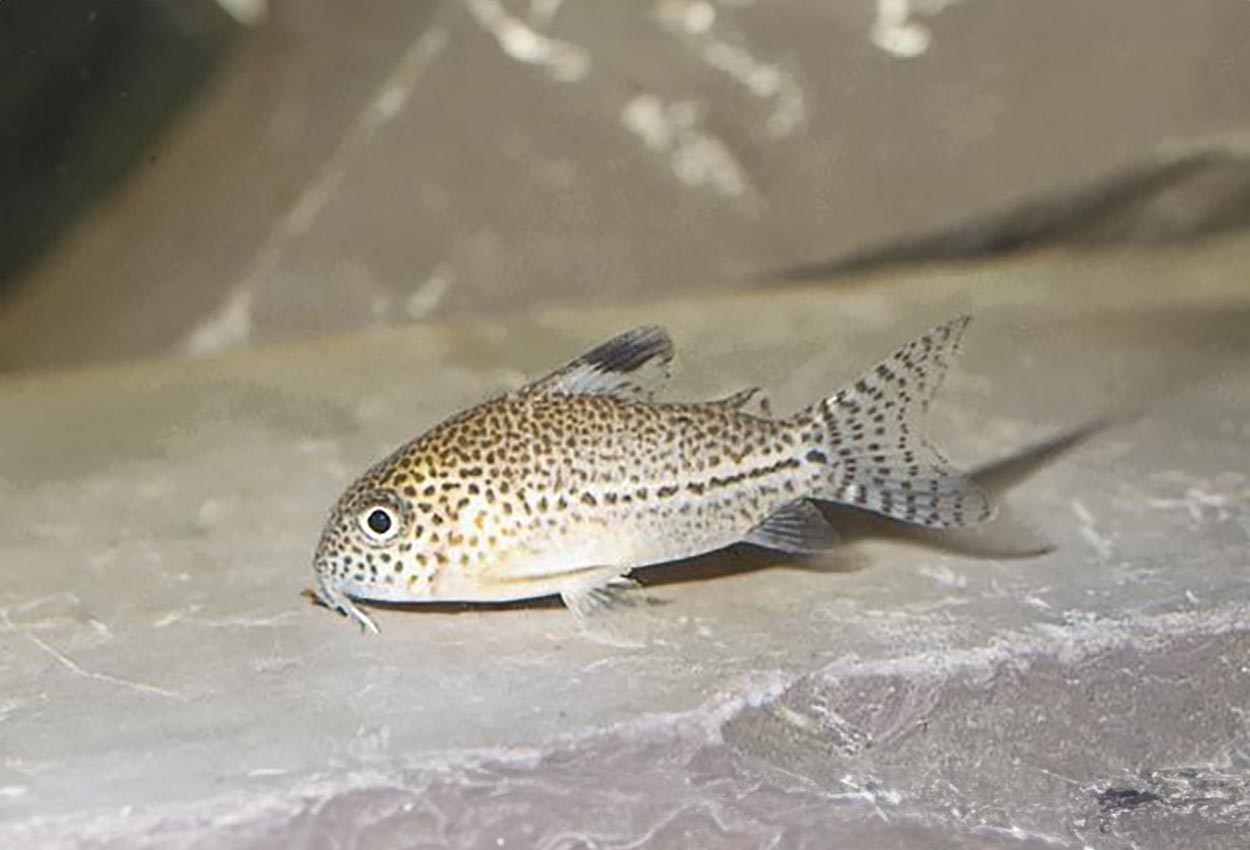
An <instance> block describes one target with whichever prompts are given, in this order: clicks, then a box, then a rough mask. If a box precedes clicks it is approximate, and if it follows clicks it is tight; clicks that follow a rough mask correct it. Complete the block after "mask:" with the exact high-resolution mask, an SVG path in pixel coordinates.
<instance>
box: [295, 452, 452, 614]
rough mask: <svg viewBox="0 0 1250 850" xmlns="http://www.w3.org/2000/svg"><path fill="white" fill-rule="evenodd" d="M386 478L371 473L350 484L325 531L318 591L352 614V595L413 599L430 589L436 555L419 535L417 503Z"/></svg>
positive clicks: (317, 560)
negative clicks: (386, 481) (432, 567)
mask: <svg viewBox="0 0 1250 850" xmlns="http://www.w3.org/2000/svg"><path fill="white" fill-rule="evenodd" d="M381 481H385V479H381ZM381 481H379V479H378V478H377V477H372V476H367V477H366V478H364V479H362V480H361V481H360V482H357V483H356V484H355V485H353V486H352V487H351V488H350V489H348V491H347V492H346V493H344V494H343V496H342V497H341V498H340V499H339V500H338V502H337V503H336V504H335V506H334V508H333V510H332V511H331V512H330V518H329V519H328V520H327V521H326V525H325V529H324V531H322V534H321V540H320V542H319V543H318V544H317V551H316V554H315V555H314V556H313V571H314V573H315V575H316V593H317V596H318V598H319V599H320V600H321V601H322V602H323V603H325V604H326V606H327V607H329V608H330V609H331V610H336V611H340V612H342V613H345V614H348V615H352V612H353V610H354V609H353V607H352V605H351V598H352V597H354V598H357V599H374V600H413V599H419V598H421V597H422V596H424V595H426V594H427V593H428V589H429V583H430V578H431V576H432V570H430V569H428V568H427V564H430V563H432V562H433V559H432V557H429V556H428V554H427V553H426V552H424V547H423V546H422V545H421V544H422V541H420V540H418V539H416V538H417V536H418V535H419V531H418V525H417V523H416V521H415V519H414V518H415V515H416V513H417V511H416V506H415V505H414V504H412V502H411V501H410V500H408V499H407V498H405V497H404V496H403V494H402V493H400V492H399V491H397V490H396V489H395V488H393V487H388V486H386V485H385V484H383V483H381Z"/></svg>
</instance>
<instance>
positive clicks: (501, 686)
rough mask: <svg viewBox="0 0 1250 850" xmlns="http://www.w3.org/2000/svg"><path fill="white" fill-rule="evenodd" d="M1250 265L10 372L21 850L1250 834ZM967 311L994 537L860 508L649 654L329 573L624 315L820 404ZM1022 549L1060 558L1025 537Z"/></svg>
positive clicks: (963, 276)
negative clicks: (329, 559) (493, 396)
mask: <svg viewBox="0 0 1250 850" xmlns="http://www.w3.org/2000/svg"><path fill="white" fill-rule="evenodd" d="M1247 259H1250V244H1248V243H1246V242H1245V241H1244V240H1241V241H1237V240H1233V241H1227V240H1226V241H1223V242H1212V243H1209V244H1207V245H1205V246H1204V247H1202V248H1200V249H1199V248H1195V249H1187V250H1171V251H1158V252H1144V253H1131V252H1129V253H1104V254H1100V255H1097V256H1085V257H1083V258H1081V259H1080V260H1077V259H1075V258H1072V257H1066V256H1063V255H1054V256H1051V257H1046V258H1037V259H1033V260H1029V261H1024V262H1017V263H996V264H991V265H986V266H975V265H970V266H967V267H964V268H960V269H953V268H948V269H942V270H933V271H929V272H924V273H921V272H917V273H914V274H909V275H906V276H900V277H898V278H877V279H864V280H862V281H860V282H859V283H858V284H857V285H854V286H847V285H837V286H820V285H812V286H807V287H787V288H779V289H777V290H776V291H773V292H768V293H755V294H744V295H738V296H733V297H688V298H685V299H677V300H671V301H666V302H657V303H654V304H646V305H638V306H635V307H631V308H627V309H626V308H621V309H615V310H598V311H588V310H562V311H550V310H549V311H540V312H535V313H532V314H527V315H525V316H518V317H514V318H500V319H491V320H474V321H472V322H468V321H465V322H458V323H457V322H446V323H441V324H430V325H424V326H419V327H414V328H409V329H398V330H378V331H373V332H369V333H365V334H358V335H354V336H347V337H340V338H333V339H325V340H320V341H316V342H310V343H304V344H300V345H292V346H287V347H282V348H274V349H268V350H260V351H255V352H248V353H240V354H237V355H232V356H229V357H225V358H221V359H217V360H211V361H202V362H151V363H137V364H134V365H128V366H116V367H109V368H97V369H93V370H87V371H78V372H69V373H62V374H56V375H46V376H33V375H32V376H27V377H21V378H10V379H8V380H6V381H5V382H4V383H3V384H0V486H2V488H3V490H2V492H0V498H2V499H3V506H4V510H3V518H2V520H0V558H2V562H3V572H4V576H5V582H4V585H3V588H0V844H3V845H4V846H48V847H62V846H63V847H74V846H99V847H172V846H179V847H185V846H193V847H201V848H209V847H260V846H283V847H331V846H361V847H366V846H367V847H392V846H416V845H421V846H467V847H493V846H515V845H517V844H520V845H523V846H551V847H578V846H630V845H631V842H633V843H634V846H649V847H688V846H708V847H720V846H725V847H738V846H741V847H762V846H770V844H769V842H773V845H772V846H786V847H804V846H810V847H826V846H829V842H830V841H831V840H834V843H835V844H838V843H840V846H846V847H883V846H885V847H888V846H894V847H900V848H911V847H917V848H919V847H953V848H954V847H958V848H965V847H968V848H971V847H978V848H979V847H999V846H1002V847H1056V846H1058V847H1083V846H1091V847H1097V848H1120V847H1124V848H1128V847H1133V846H1151V847H1176V848H1181V847H1191V846H1204V847H1216V848H1221V847H1227V848H1230V850H1231V848H1235V847H1238V846H1239V845H1238V844H1237V840H1238V839H1237V838H1236V836H1237V835H1240V834H1243V833H1244V831H1245V829H1246V828H1247V826H1248V822H1247V803H1246V796H1245V789H1246V785H1247V776H1248V773H1250V764H1248V763H1247V762H1248V754H1247V750H1246V746H1245V741H1246V740H1247V737H1246V733H1247V731H1248V730H1247V728H1246V715H1245V713H1244V706H1246V705H1247V704H1248V702H1247V701H1248V700H1250V680H1248V679H1247V672H1248V671H1247V669H1246V662H1245V649H1246V633H1247V630H1248V629H1250V572H1248V571H1247V566H1248V560H1247V558H1248V556H1247V551H1248V548H1247V542H1248V541H1250V462H1248V461H1250V450H1247V440H1248V438H1250V430H1248V428H1250V426H1248V425H1247V422H1250V415H1248V414H1250V369H1248V368H1247V365H1246V364H1247V362H1248V361H1247V357H1246V356H1247V354H1248V353H1250V334H1247V333H1246V331H1247V329H1248V328H1250V290H1248V288H1247V286H1246V285H1245V283H1244V281H1243V270H1244V268H1245V267H1246V261H1247ZM962 311H971V312H973V313H974V314H975V315H976V321H975V323H974V325H973V327H972V329H971V330H970V333H969V337H968V340H967V346H966V352H965V355H964V357H963V358H962V359H961V361H960V363H959V365H958V368H957V369H956V370H955V371H954V372H953V373H952V374H951V375H950V377H949V379H948V381H947V383H946V384H945V386H944V387H943V391H942V393H941V395H940V397H939V401H938V403H937V405H936V407H935V409H934V411H933V416H932V420H933V421H932V431H933V434H934V436H935V437H936V438H937V442H938V443H939V444H940V445H942V446H944V447H946V448H947V450H948V453H949V454H950V455H951V457H952V458H953V459H954V460H955V461H956V462H958V463H959V464H960V465H963V466H965V467H969V468H979V469H982V470H983V474H984V476H985V480H986V481H987V483H989V484H990V485H991V486H993V487H995V488H996V489H998V490H999V491H1000V493H1001V494H1002V495H1003V496H1004V498H1005V499H1006V504H1007V505H1008V506H1009V510H1008V512H1007V515H1006V518H1005V519H1004V520H1003V522H1002V523H1000V524H999V525H998V526H997V527H996V528H991V529H990V530H988V531H986V532H984V533H979V534H970V535H963V534H961V535H945V536H944V535H915V534H909V533H904V532H903V531H902V530H901V529H898V528H897V527H895V526H892V525H890V524H887V523H881V522H876V523H874V522H869V521H866V520H865V519H864V518H862V517H859V516H856V515H853V514H851V513H849V512H836V513H835V514H834V515H833V516H834V519H835V521H836V523H837V525H838V527H839V528H840V530H841V531H842V532H843V533H844V535H845V537H846V538H847V540H846V544H845V545H844V546H843V547H842V548H840V549H838V550H836V551H835V552H833V553H831V554H830V555H829V556H828V558H826V559H824V560H820V561H817V562H813V563H804V564H800V563H794V562H789V563H785V562H780V561H778V559H777V558H775V557H773V556H771V555H765V554H761V553H759V552H755V551H750V550H746V549H742V550H737V549H735V550H730V551H727V552H724V553H718V554H716V555H712V556H709V557H706V558H702V559H698V560H696V561H694V562H687V563H684V564H680V565H675V566H673V567H663V568H657V569H654V570H651V571H649V572H648V573H647V574H646V575H645V576H644V580H645V581H646V582H647V583H648V584H649V585H650V593H651V594H652V595H653V596H654V597H656V599H657V601H658V603H659V604H657V605H654V606H652V607H649V608H647V609H645V610H642V611H639V612H636V613H629V614H627V615H625V619H623V620H619V621H616V623H615V625H614V626H613V628H612V630H611V631H610V633H609V637H610V638H611V640H604V639H603V637H604V636H603V635H594V634H587V633H586V632H585V631H584V630H582V629H581V628H580V627H579V626H578V624H577V623H576V622H575V621H574V620H573V618H571V617H570V616H569V615H568V614H567V612H565V611H564V610H562V609H561V608H559V607H558V606H546V605H538V606H528V607H518V608H511V609H505V610H485V611H484V610H457V611H447V610H441V611H423V610H383V611H379V612H378V613H377V619H378V622H379V624H380V625H381V627H382V634H381V635H380V636H379V637H376V638H367V637H364V636H362V635H361V634H360V633H359V632H358V631H357V630H356V629H354V628H352V627H351V626H350V625H349V624H348V623H347V622H346V621H344V620H342V619H341V618H339V617H336V616H333V615H331V614H330V613H328V612H327V611H325V610H324V609H320V608H318V607H316V606H313V605H312V604H310V603H309V602H308V601H307V600H306V599H304V598H302V597H301V595H300V591H301V590H302V589H304V588H307V587H308V586H309V583H310V578H311V570H310V565H309V560H310V555H311V550H312V547H313V546H314V544H315V541H316V537H317V534H318V532H319V530H320V524H321V522H322V520H323V517H324V515H325V512H326V511H327V510H328V508H329V505H330V504H331V502H332V501H333V500H334V498H335V497H336V496H337V494H338V492H339V490H340V489H341V488H342V487H343V486H344V485H345V484H346V483H347V482H348V481H349V480H350V479H351V478H352V477H354V475H355V474H356V473H358V472H359V471H361V470H362V469H363V468H364V466H365V465H366V464H367V463H368V462H370V461H371V460H373V459H374V458H376V457H378V456H379V455H381V454H382V453H384V452H385V451H387V450H389V449H390V448H391V447H393V446H394V445H395V444H396V443H398V442H399V441H401V440H403V439H406V438H407V437H409V436H411V435H413V434H415V433H416V432H418V431H420V430H422V429H423V428H425V427H428V426H429V425H432V424H433V423H435V422H437V421H438V420H440V419H441V418H443V417H444V416H446V415H448V414H450V413H452V412H454V411H456V410H458V409H460V408H462V407H463V406H465V405H468V404H470V403H472V402H474V401H476V400H479V399H480V398H482V397H483V396H486V395H488V394H490V393H493V392H497V391H500V390H503V389H506V388H509V387H513V386H516V385H517V384H518V383H519V382H521V381H522V380H523V379H524V376H525V375H533V374H535V373H538V372H541V371H543V370H545V369H547V368H550V367H551V366H553V365H555V364H557V363H559V362H562V361H563V360H565V359H567V358H568V357H570V356H572V355H573V354H574V353H576V352H578V351H579V350H581V349H583V348H584V347H586V346H588V345H589V344H591V343H592V342H594V341H597V340H599V339H601V338H603V337H605V336H607V335H608V334H609V333H611V332H613V331H616V330H619V329H620V328H622V327H625V326H628V325H632V324H635V323H641V322H647V321H660V322H663V323H665V324H667V325H668V326H669V327H670V329H671V330H672V332H673V335H674V337H675V339H676V340H677V342H678V347H679V358H680V359H679V371H678V375H677V376H676V378H675V380H674V383H673V388H672V395H673V396H674V397H701V396H711V395H713V394H717V393H724V392H727V391H729V390H732V389H736V388H738V387H740V386H743V385H747V384H755V383H759V384H763V385H765V386H768V387H770V388H771V389H774V390H775V392H774V397H775V403H776V406H777V407H778V408H779V409H781V410H784V409H786V408H788V407H793V406H795V405H798V404H800V403H802V402H804V401H807V400H810V399H811V398H814V397H817V396H819V395H823V394H826V393H827V392H829V391H830V390H831V389H833V388H834V387H836V386H837V384H838V382H839V381H842V380H846V379H848V378H851V377H853V376H854V375H855V374H856V373H857V372H858V371H859V370H860V369H862V368H864V367H866V366H868V365H870V364H871V363H872V362H873V361H874V360H876V359H877V358H878V357H880V356H882V355H884V354H886V353H888V352H889V351H890V350H891V349H892V348H893V347H894V346H895V345H896V344H898V343H900V342H902V341H905V340H906V339H908V338H910V337H911V336H912V335H914V334H915V333H917V332H918V331H919V330H921V329H922V328H924V327H925V326H927V325H929V324H931V323H935V322H937V321H940V320H942V319H945V318H948V317H950V316H951V315H952V314H955V313H958V312H962ZM1113 414H1116V415H1119V416H1120V418H1119V419H1118V420H1116V419H1112V420H1110V421H1107V417H1108V416H1109V415H1113ZM1099 421H1102V425H1101V426H1100V427H1097V428H1094V429H1092V430H1091V429H1089V428H1088V426H1089V424H1090V423H1091V422H1099ZM1083 429H1085V430H1086V431H1088V433H1084V438H1083V439H1082V440H1073V441H1072V442H1071V444H1070V445H1063V444H1062V440H1061V445H1060V446H1059V447H1058V448H1054V449H1052V450H1043V449H1044V448H1045V446H1046V445H1047V444H1048V441H1053V440H1054V439H1055V438H1056V437H1058V438H1063V437H1064V436H1065V435H1071V434H1079V433H1081V432H1082V430H1083ZM1039 447H1042V448H1041V449H1039ZM1007 491H1009V492H1007ZM1022 538H1023V539H1024V543H1025V544H1026V546H1025V548H1036V544H1037V543H1038V541H1044V542H1045V543H1047V544H1048V545H1049V546H1050V547H1051V548H1050V551H1049V552H1047V553H1046V554H1043V555H1040V556H1037V557H1032V558H1019V557H1007V556H1008V555H1010V554H1012V553H1013V552H1015V551H1018V549H1019V547H1018V544H1019V543H1020V542H1021V540H1022ZM835 839H836V840H835ZM500 840H502V841H503V842H504V843H503V844H500V843H499V841H500ZM422 842H424V844H423V845H422V844H421V843H422ZM544 842H546V844H544Z"/></svg>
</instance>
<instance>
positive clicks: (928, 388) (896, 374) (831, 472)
mask: <svg viewBox="0 0 1250 850" xmlns="http://www.w3.org/2000/svg"><path fill="white" fill-rule="evenodd" d="M969 321H970V318H969V317H968V316H962V317H960V318H958V319H954V320H953V321H950V322H947V323H946V324H943V325H938V326H937V327H935V328H933V329H932V330H930V331H929V332H928V333H926V334H925V335H924V336H922V337H920V338H919V339H916V340H914V341H912V342H909V343H908V344H907V345H905V346H903V347H902V348H900V349H899V350H898V351H897V352H895V353H894V355H893V356H891V357H890V358H888V359H886V360H884V361H882V362H881V363H879V364H878V365H877V366H876V367H875V368H874V369H872V370H871V371H869V372H868V373H866V374H865V375H864V376H863V377H861V378H860V379H859V380H858V381H856V382H855V383H854V384H853V385H852V386H850V387H847V388H846V389H843V390H841V391H840V392H838V393H837V394H836V395H833V396H831V397H829V398H826V399H823V400H821V401H818V402H817V403H816V404H814V405H812V406H811V407H809V408H807V409H806V410H804V411H802V412H800V413H799V414H798V415H797V417H796V420H797V422H796V424H797V425H798V427H799V428H800V429H802V431H803V434H804V443H805V448H804V452H805V462H806V463H805V465H806V466H807V468H808V469H809V470H810V472H811V473H812V475H813V476H814V482H815V483H814V485H813V490H812V492H811V497H812V498H815V499H823V500H827V501H832V502H841V503H844V504H848V505H853V506H855V507H859V508H863V509H865V510H869V511H873V512H875V513H879V514H884V515H886V516H889V517H893V518H894V519H899V520H903V521H905V522H910V523H914V524H916V525H922V526H928V527H930V528H952V527H958V526H965V525H974V524H976V523H979V522H983V521H985V520H987V519H989V518H990V517H991V516H992V515H993V508H992V507H991V505H990V501H989V498H988V496H987V495H986V493H985V491H984V490H982V489H981V488H980V487H979V486H978V485H977V484H976V482H974V481H972V480H971V479H969V478H966V477H964V476H962V475H960V474H958V473H957V472H955V471H954V470H953V469H952V468H951V467H950V466H949V465H948V464H947V462H946V460H945V459H944V458H942V456H941V455H940V454H938V452H937V451H936V450H935V449H934V448H933V447H932V446H930V445H929V444H928V443H927V442H926V441H925V440H924V439H923V438H922V437H921V436H919V435H918V434H917V433H916V431H915V423H916V422H917V420H918V419H920V418H921V416H922V415H923V414H924V412H925V410H926V409H927V408H928V406H929V402H930V400H932V398H933V395H934V393H935V392H936V391H937V388H938V386H939V385H940V384H941V382H942V378H943V376H944V375H945V373H946V369H947V367H948V366H949V365H950V362H951V360H952V359H953V358H954V356H955V354H956V353H957V352H958V349H959V341H960V338H961V337H962V336H963V332H964V329H965V328H966V327H967V325H968V322H969Z"/></svg>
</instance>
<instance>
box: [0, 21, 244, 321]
mask: <svg viewBox="0 0 1250 850" xmlns="http://www.w3.org/2000/svg"><path fill="white" fill-rule="evenodd" d="M239 29H240V27H239V26H238V25H237V24H236V23H235V22H234V21H232V20H231V19H230V18H229V16H227V15H226V14H225V13H224V12H223V11H222V10H221V8H220V7H219V6H218V5H217V4H216V3H213V2H209V0H184V2H176V3H167V2H159V1H158V0H56V2H42V1H41V0H33V2H32V0H10V2H7V3H0V115H3V116H4V121H5V132H4V133H2V134H0V186H4V187H5V188H4V191H3V192H0V222H3V225H4V226H3V227H0V297H2V296H6V295H10V294H11V293H10V292H9V290H10V288H11V287H12V286H13V285H14V282H15V281H17V280H19V279H20V277H21V275H20V274H19V272H21V271H22V270H24V269H25V268H26V266H28V265H29V264H30V263H32V262H34V261H35V260H36V259H37V258H38V257H39V256H40V255H41V254H42V253H44V252H45V251H47V250H48V249H49V248H50V247H51V246H52V245H53V244H54V243H55V241H56V240H57V239H58V238H59V237H61V236H62V235H63V234H64V233H66V232H67V231H68V229H69V225H70V223H71V222H72V221H73V220H74V219H76V218H79V217H80V216H81V215H82V214H83V212H84V211H85V210H86V209H87V208H89V207H90V206H91V205H92V204H94V203H96V202H98V201H99V200H100V199H101V198H103V197H104V196H106V195H107V193H108V191H109V190H110V189H111V188H112V187H113V186H114V185H115V184H116V183H117V182H119V181H120V179H121V178H122V177H123V176H124V175H125V174H126V173H128V172H129V171H130V170H132V169H134V168H136V167H141V166H142V164H143V163H144V162H146V161H148V159H149V157H150V156H151V155H152V154H151V151H153V150H155V146H154V145H153V140H154V138H155V137H156V136H157V135H158V134H159V133H160V132H161V131H162V129H164V128H165V127H166V126H167V125H168V124H169V122H170V120H171V119H172V118H173V117H174V116H176V115H177V114H178V112H179V111H180V110H181V109H182V108H183V107H185V106H186V105H187V104H188V103H189V102H190V101H191V100H192V98H193V96H194V94H195V93H196V92H197V91H198V90H199V89H200V88H201V86H203V84H204V83H205V81H206V80H207V79H208V78H209V77H210V76H211V74H212V72H213V71H214V70H215V69H216V68H217V67H218V65H219V63H220V60H221V58H222V56H223V55H224V53H225V48H226V46H227V44H228V43H229V42H230V41H231V40H232V38H233V37H234V36H235V35H236V33H237V32H238V31H239Z"/></svg>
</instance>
